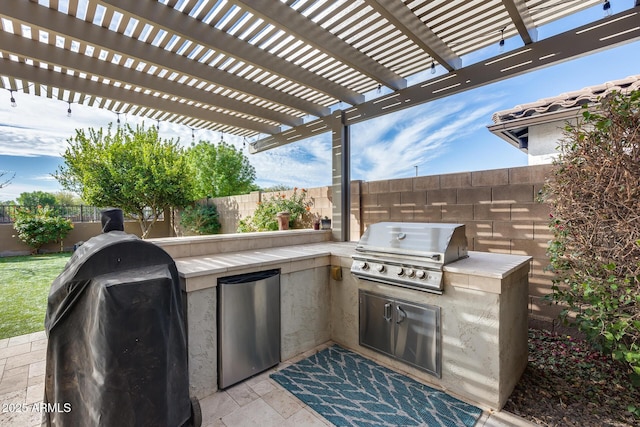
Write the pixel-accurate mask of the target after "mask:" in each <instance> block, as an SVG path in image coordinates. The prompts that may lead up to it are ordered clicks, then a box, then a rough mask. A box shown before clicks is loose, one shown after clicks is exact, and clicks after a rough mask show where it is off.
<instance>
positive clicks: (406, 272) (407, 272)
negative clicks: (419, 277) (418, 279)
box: [405, 268, 416, 277]
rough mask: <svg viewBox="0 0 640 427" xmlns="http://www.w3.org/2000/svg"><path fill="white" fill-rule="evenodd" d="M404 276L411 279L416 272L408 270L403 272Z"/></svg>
mask: <svg viewBox="0 0 640 427" xmlns="http://www.w3.org/2000/svg"><path fill="white" fill-rule="evenodd" d="M405 274H406V275H407V277H413V276H415V275H416V272H415V271H413V269H411V268H410V269H408V270H407V271H405Z"/></svg>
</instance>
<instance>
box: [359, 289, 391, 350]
mask: <svg viewBox="0 0 640 427" xmlns="http://www.w3.org/2000/svg"><path fill="white" fill-rule="evenodd" d="M393 328H394V322H393V301H392V300H390V299H387V298H381V297H379V296H376V295H373V294H370V293H367V292H362V291H361V292H360V345H362V346H365V347H370V348H373V349H375V350H378V351H380V352H382V353H386V354H388V355H389V356H393Z"/></svg>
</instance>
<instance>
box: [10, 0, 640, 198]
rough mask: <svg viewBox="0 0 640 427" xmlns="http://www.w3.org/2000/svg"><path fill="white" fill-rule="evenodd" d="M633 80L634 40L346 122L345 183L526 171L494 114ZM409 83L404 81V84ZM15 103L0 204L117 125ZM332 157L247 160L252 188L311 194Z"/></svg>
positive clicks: (173, 133) (170, 134) (166, 127)
mask: <svg viewBox="0 0 640 427" xmlns="http://www.w3.org/2000/svg"><path fill="white" fill-rule="evenodd" d="M612 6H613V8H614V13H615V12H617V11H619V10H622V9H627V8H629V7H632V6H633V0H624V1H623V0H619V1H613V2H612ZM615 9H618V10H615ZM601 17H602V9H601V8H600V7H596V8H593V9H592V10H590V11H586V12H584V13H581V14H579V15H578V16H575V17H572V18H570V19H571V20H570V21H569V22H568V23H567V21H564V22H562V21H561V22H558V23H553V24H549V25H547V26H544V27H541V28H539V29H538V36H539V38H540V39H543V38H546V37H549V36H551V35H553V34H556V33H558V32H562V31H565V30H566V29H567V28H569V27H571V28H573V27H575V26H577V25H581V24H583V23H586V22H591V21H593V20H595V19H599V18H601ZM506 42H507V43H506V48H507V49H506V50H507V51H508V50H511V49H514V48H516V47H519V44H518V43H521V42H520V41H519V40H517V39H510V40H507V41H506ZM497 53H498V52H497V46H495V47H492V46H490V47H489V48H487V49H485V50H483V51H482V52H478V53H476V54H474V55H473V56H470V57H465V58H463V64H467V65H468V64H470V63H474V62H477V61H479V60H481V59H484V58H486V57H491V56H495V55H497ZM438 73H443V71H442V70H438ZM638 74H640V42H635V43H631V44H626V45H623V46H621V47H617V48H614V49H610V50H607V51H604V52H600V53H597V54H592V55H589V56H586V57H583V58H579V59H576V60H573V61H568V62H565V63H562V64H559V65H556V66H554V67H550V68H546V69H542V70H538V71H534V72H531V73H528V74H524V75H521V76H518V77H514V78H511V79H508V80H504V81H502V82H498V83H494V84H492V85H488V86H484V87H481V88H477V89H474V90H471V91H468V92H464V93H461V94H458V95H454V96H450V97H447V98H445V99H440V100H436V101H433V102H430V103H427V104H423V105H421V106H417V107H414V108H411V109H406V110H402V111H399V112H396V113H394V114H389V115H387V116H384V117H380V118H377V119H374V120H371V121H368V122H365V123H361V124H357V125H354V126H352V127H351V142H352V148H351V152H352V157H351V167H352V172H351V173H352V179H362V180H367V181H373V180H380V179H391V178H403V177H410V176H415V173H416V169H415V166H418V173H419V175H433V174H442V173H452V172H461V171H473V170H486V169H495V168H503V167H513V166H522V165H526V164H527V156H526V154H524V153H523V152H521V151H520V150H518V149H516V148H515V147H513V146H512V145H510V144H508V143H507V142H506V141H504V140H502V139H500V138H499V137H497V136H495V135H493V134H492V133H491V132H489V131H488V129H487V126H488V125H491V124H492V120H491V116H492V114H493V113H495V112H497V111H500V110H505V109H510V108H513V107H515V106H517V105H519V104H525V103H529V102H533V101H536V100H538V99H541V98H546V97H554V96H557V95H560V94H562V93H564V92H571V91H575V90H579V89H582V88H584V87H587V86H592V85H598V84H602V83H604V82H607V81H611V80H617V79H620V78H624V77H627V76H631V75H638ZM431 77H433V76H430V75H429V76H428V77H427V78H424V79H428V78H431ZM413 83H415V82H412V80H411V79H409V84H413ZM1 94H4V95H1ZM14 97H15V98H16V101H17V103H18V107H16V108H11V107H10V105H9V93H8V91H7V92H6V93H5V92H4V91H3V92H0V171H10V174H13V173H14V172H15V178H14V179H13V181H12V183H11V184H10V185H8V186H6V187H5V188H2V189H0V201H6V200H14V199H15V198H16V197H18V195H19V194H20V193H22V192H27V191H35V190H43V191H51V192H55V191H59V190H61V187H60V185H59V184H58V182H57V181H56V180H55V179H53V178H52V177H51V174H52V173H54V172H55V171H56V169H57V168H58V166H60V165H61V164H62V159H61V157H60V155H61V153H63V152H64V150H65V147H66V140H67V138H69V137H71V136H73V135H74V134H75V129H77V128H88V127H94V128H98V127H104V126H107V125H108V124H109V123H115V121H116V119H117V116H116V114H115V113H113V112H110V111H105V110H100V109H98V108H91V107H87V106H83V105H76V104H72V105H71V109H72V110H73V112H72V116H71V117H70V118H69V117H67V114H66V111H67V108H68V106H67V104H66V103H65V102H62V101H59V100H51V99H47V98H44V97H36V96H34V95H29V94H25V93H22V92H18V93H14ZM4 98H6V100H5V99H4ZM5 101H6V102H5ZM120 119H121V121H123V122H127V123H130V124H133V125H135V124H137V123H140V122H142V121H144V119H143V118H138V117H133V116H124V115H121V116H120ZM155 124H156V123H155V121H153V120H150V119H146V121H145V125H147V126H150V125H155ZM160 135H161V137H163V138H173V139H178V138H179V139H180V141H181V142H182V143H184V144H185V145H188V144H190V143H191V140H192V139H191V130H190V129H189V128H188V127H186V126H182V125H175V124H170V123H162V122H161V123H160ZM221 136H222V137H223V138H224V139H225V141H227V142H231V143H233V144H235V145H236V146H237V147H239V148H240V147H242V140H241V139H240V138H236V137H233V136H231V135H220V134H219V133H213V132H209V131H203V130H196V131H195V139H196V140H201V139H202V140H208V141H211V142H217V141H219V140H220V138H221ZM330 151H331V149H330V134H329V133H326V134H323V135H319V136H318V137H315V138H312V139H308V140H305V141H300V142H298V143H294V144H290V145H287V146H284V147H279V148H277V149H274V150H270V151H268V152H264V153H258V154H255V155H249V154H248V158H249V161H250V162H251V163H252V164H253V166H254V167H255V168H256V173H257V183H258V185H261V186H263V187H267V186H272V185H276V184H285V185H289V186H291V187H293V186H298V187H317V186H323V185H329V184H330V183H331V157H330ZM6 177H7V176H6V175H5V177H4V178H6Z"/></svg>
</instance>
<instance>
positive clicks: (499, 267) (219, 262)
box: [175, 242, 531, 279]
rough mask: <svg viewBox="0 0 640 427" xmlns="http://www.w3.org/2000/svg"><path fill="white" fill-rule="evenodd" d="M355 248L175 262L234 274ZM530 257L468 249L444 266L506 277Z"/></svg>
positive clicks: (193, 273) (337, 245)
mask: <svg viewBox="0 0 640 427" xmlns="http://www.w3.org/2000/svg"><path fill="white" fill-rule="evenodd" d="M355 247H356V242H322V243H312V244H303V245H293V246H281V247H273V248H265V249H255V250H246V251H239V252H229V253H220V254H212V255H203V256H195V257H186V258H177V259H176V260H175V261H176V266H177V267H178V271H179V273H180V276H181V277H183V278H184V279H191V278H195V277H200V276H211V275H213V276H221V275H224V274H225V273H230V274H235V272H241V271H242V272H244V271H246V270H248V269H263V268H278V267H280V266H282V265H286V264H289V263H292V262H303V261H305V260H314V259H317V258H322V257H325V258H326V259H327V262H326V264H327V265H328V264H329V263H330V257H331V256H333V257H338V258H347V259H350V258H351V256H352V255H353V254H354V253H355ZM530 260H531V257H530V256H520V255H509V254H497V253H488V252H475V251H469V257H468V258H464V259H461V260H458V261H455V262H452V263H450V264H447V265H445V266H444V271H445V272H451V273H460V274H468V275H473V276H481V277H487V278H492V279H503V278H505V277H507V276H508V275H509V274H511V273H512V272H514V271H515V270H517V269H518V268H520V267H522V265H523V264H526V263H528V262H530ZM347 264H348V265H350V261H349V262H348V263H344V262H343V263H342V265H343V266H346V265H347ZM227 275H228V274H227Z"/></svg>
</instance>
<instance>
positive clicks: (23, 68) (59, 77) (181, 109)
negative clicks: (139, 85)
mask: <svg viewBox="0 0 640 427" xmlns="http://www.w3.org/2000/svg"><path fill="white" fill-rule="evenodd" d="M0 70H2V71H1V73H2V74H4V75H9V76H19V77H18V78H21V79H23V80H26V81H31V82H37V83H38V84H40V85H46V86H47V87H48V88H54V87H55V88H59V89H62V90H68V91H71V92H79V93H83V94H85V95H91V96H96V97H99V98H102V99H103V100H106V99H111V100H115V101H120V102H125V103H129V104H136V105H139V106H143V107H147V108H149V109H152V110H161V111H166V112H169V113H172V114H178V115H182V116H184V117H191V118H195V119H200V120H204V121H207V122H216V123H221V124H224V125H229V126H238V127H242V128H245V129H254V130H255V131H257V132H260V133H267V134H269V133H273V132H278V131H279V130H280V128H279V127H277V126H269V125H266V124H264V123H260V122H257V121H256V122H253V121H250V120H246V119H242V118H239V117H234V116H231V115H228V114H221V113H218V112H215V111H207V110H205V109H203V108H199V107H194V106H192V105H189V104H187V103H180V102H176V101H175V100H174V99H171V98H168V99H165V98H162V97H158V96H153V95H148V94H145V93H143V92H135V91H131V90H127V89H124V88H122V87H117V86H114V85H109V84H104V83H101V82H95V81H92V80H89V79H82V78H79V77H77V76H70V75H68V74H63V73H59V72H56V71H53V70H50V69H44V68H39V67H34V66H31V65H27V64H25V63H20V62H15V61H11V60H9V59H0ZM65 101H68V100H65Z"/></svg>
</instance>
